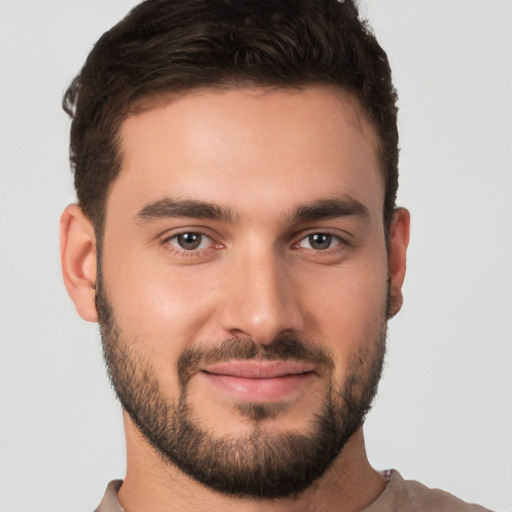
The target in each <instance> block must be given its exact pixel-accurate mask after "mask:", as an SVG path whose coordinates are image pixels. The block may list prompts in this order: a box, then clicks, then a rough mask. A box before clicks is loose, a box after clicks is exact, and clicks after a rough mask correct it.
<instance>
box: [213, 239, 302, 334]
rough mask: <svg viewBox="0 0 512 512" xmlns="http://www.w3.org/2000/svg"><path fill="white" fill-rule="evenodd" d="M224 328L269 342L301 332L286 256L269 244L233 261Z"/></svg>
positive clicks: (224, 309) (226, 298) (297, 306)
mask: <svg viewBox="0 0 512 512" xmlns="http://www.w3.org/2000/svg"><path fill="white" fill-rule="evenodd" d="M232 263H233V266H232V269H231V270H232V272H230V276H229V286H227V287H226V295H225V296H224V303H223V311H222V324H223V325H222V327H223V329H224V330H225V331H229V332H230V333H231V335H235V336H244V337H245V336H247V337H250V338H251V339H253V340H254V341H256V342H257V343H262V344H267V343H270V342H271V341H272V340H273V339H275V338H276V336H278V335H279V334H280V333H283V332H289V331H299V330H300V329H301V328H302V324H303V318H302V313H301V310H300V307H299V303H298V300H297V296H296V290H295V286H294V283H293V279H292V276H291V275H290V271H289V269H288V268H287V265H286V261H285V258H284V257H282V256H280V255H279V254H278V253H277V252H276V251H275V250H273V248H272V247H271V246H270V247H269V246H267V247H264V248H260V249H259V250H255V249H253V250H250V249H249V250H246V251H243V254H240V255H239V257H237V258H236V261H234V262H232Z"/></svg>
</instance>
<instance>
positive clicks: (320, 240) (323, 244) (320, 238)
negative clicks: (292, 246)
mask: <svg viewBox="0 0 512 512" xmlns="http://www.w3.org/2000/svg"><path fill="white" fill-rule="evenodd" d="M331 239H332V237H331V235H326V234H324V233H316V234H314V235H310V237H309V243H310V244H311V247H313V249H328V248H329V246H330V245H331Z"/></svg>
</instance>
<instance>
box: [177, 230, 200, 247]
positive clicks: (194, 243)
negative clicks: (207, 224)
mask: <svg viewBox="0 0 512 512" xmlns="http://www.w3.org/2000/svg"><path fill="white" fill-rule="evenodd" d="M178 244H179V245H180V247H181V248H182V249H187V250H192V249H197V248H198V247H199V245H200V244H201V235H199V234H197V233H183V234H182V235H178Z"/></svg>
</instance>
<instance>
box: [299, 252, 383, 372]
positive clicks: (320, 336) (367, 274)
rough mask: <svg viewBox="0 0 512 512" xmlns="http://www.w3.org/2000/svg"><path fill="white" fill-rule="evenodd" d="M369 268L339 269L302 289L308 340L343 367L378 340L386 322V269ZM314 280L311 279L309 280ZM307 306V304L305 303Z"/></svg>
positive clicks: (377, 263)
mask: <svg viewBox="0 0 512 512" xmlns="http://www.w3.org/2000/svg"><path fill="white" fill-rule="evenodd" d="M385 261H386V260H385V258H384V259H383V260H380V259H379V260H374V261H373V263H371V264H365V263H364V261H363V262H362V263H361V264H360V265H359V264H358V265H353V266H347V267H340V268H339V269H338V270H337V271H336V272H332V270H331V272H330V273H329V275H326V276H323V277H322V276H316V279H315V278H313V279H312V280H313V281H314V282H315V286H310V287H309V288H305V290H304V296H305V297H307V308H306V310H307V311H308V312H309V315H310V318H309V325H310V326H312V328H313V332H312V333H311V336H312V338H313V339H314V340H316V341H318V342H319V343H325V344H326V345H327V346H329V348H330V349H331V350H332V351H334V353H335V356H336V359H337V360H338V361H339V362H340V363H341V364H344V363H346V362H347V360H348V358H349V357H350V355H351V354H353V353H354V352H356V351H357V350H359V348H361V347H363V346H364V345H365V344H367V343H372V342H373V341H375V339H376V338H379V337H380V335H381V333H382V330H383V328H384V326H385V322H386V304H387V293H388V292H387V266H386V264H385ZM312 277H313V276H312ZM305 304H306V301H305Z"/></svg>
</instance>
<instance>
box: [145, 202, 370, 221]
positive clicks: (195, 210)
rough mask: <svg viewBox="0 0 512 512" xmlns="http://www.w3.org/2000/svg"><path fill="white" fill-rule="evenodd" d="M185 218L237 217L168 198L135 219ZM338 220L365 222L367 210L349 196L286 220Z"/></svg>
mask: <svg viewBox="0 0 512 512" xmlns="http://www.w3.org/2000/svg"><path fill="white" fill-rule="evenodd" d="M180 217H188V218H194V219H208V220H218V221H222V222H228V223H234V222H235V221H236V219H237V216H236V215H235V214H234V213H233V212H232V211H231V210H229V209H227V208H224V207H222V206H219V205H217V204H213V203H208V202H205V201H197V200H194V199H187V200H176V199H172V198H170V197H166V198H163V199H159V200H157V201H153V202H151V203H149V204H147V205H146V206H144V207H143V208H142V209H141V210H139V212H137V214H136V215H135V220H136V221H137V222H139V223H146V222H154V221H157V220H159V219H166V218H180ZM339 217H360V218H363V219H368V218H369V217H370V213H369V211H368V208H367V207H366V206H365V205H364V204H363V203H361V202H360V201H358V200H357V199H355V198H353V197H350V196H348V195H341V196H339V197H336V198H328V199H318V200H317V201H313V202H312V203H308V204H303V205H299V206H297V207H296V208H295V209H294V210H293V211H292V212H291V213H290V214H289V215H287V216H286V217H285V220H286V221H287V222H288V223H289V224H293V223H297V222H308V221H315V220H322V219H334V218H339Z"/></svg>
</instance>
